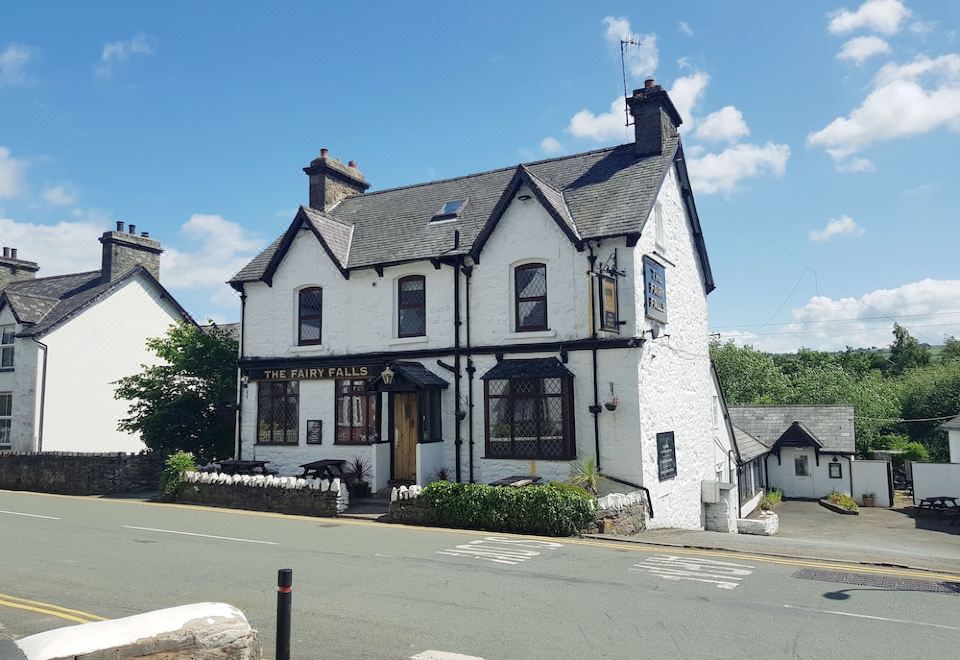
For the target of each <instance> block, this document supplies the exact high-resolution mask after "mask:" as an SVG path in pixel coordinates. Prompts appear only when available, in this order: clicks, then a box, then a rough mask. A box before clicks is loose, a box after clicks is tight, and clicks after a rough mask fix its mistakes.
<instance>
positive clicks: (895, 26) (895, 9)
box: [827, 0, 911, 34]
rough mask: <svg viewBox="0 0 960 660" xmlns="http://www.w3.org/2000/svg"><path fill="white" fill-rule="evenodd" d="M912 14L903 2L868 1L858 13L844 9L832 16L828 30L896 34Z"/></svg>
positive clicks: (894, 0) (858, 9)
mask: <svg viewBox="0 0 960 660" xmlns="http://www.w3.org/2000/svg"><path fill="white" fill-rule="evenodd" d="M910 14H911V12H910V10H909V9H907V8H906V7H905V6H904V4H903V2H901V0H867V1H866V2H864V3H863V4H862V5H860V7H858V8H857V9H856V11H850V10H848V9H842V10H839V11H836V12H834V13H833V14H832V15H831V18H830V23H829V24H828V25H827V29H829V30H830V32H831V33H833V34H844V33H846V32H853V31H854V30H860V29H866V30H869V31H871V32H880V33H881V34H894V33H896V32H897V30H899V29H900V23H901V22H903V20H904V19H906V18H908V17H909V16H910Z"/></svg>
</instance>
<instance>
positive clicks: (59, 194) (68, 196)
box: [41, 183, 77, 206]
mask: <svg viewBox="0 0 960 660" xmlns="http://www.w3.org/2000/svg"><path fill="white" fill-rule="evenodd" d="M41 197H43V201H45V202H46V203H47V204H52V205H54V206H72V205H74V204H76V203H77V193H76V191H75V190H74V188H73V186H71V185H69V184H66V183H59V184H57V185H55V186H51V187H49V188H47V189H45V190H44V191H43V192H42V193H41Z"/></svg>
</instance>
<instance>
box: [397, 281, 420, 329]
mask: <svg viewBox="0 0 960 660" xmlns="http://www.w3.org/2000/svg"><path fill="white" fill-rule="evenodd" d="M425 334H427V283H426V279H425V278H424V277H423V275H408V276H407V277H401V278H400V279H399V280H398V281H397V336H398V337H421V336H423V335H425Z"/></svg>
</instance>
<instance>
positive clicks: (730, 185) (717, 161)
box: [687, 142, 790, 195]
mask: <svg viewBox="0 0 960 660" xmlns="http://www.w3.org/2000/svg"><path fill="white" fill-rule="evenodd" d="M789 158H790V147H789V146H787V145H785V144H775V143H773V142H767V143H766V144H765V145H763V146H759V145H756V144H738V145H736V146H732V147H728V148H726V149H724V150H723V151H721V152H719V153H706V154H703V155H700V156H697V157H691V156H689V155H688V157H687V163H688V165H689V169H690V178H691V179H692V181H693V189H694V191H695V192H696V193H697V194H699V195H713V194H716V193H723V194H728V193H731V192H733V191H734V190H735V189H736V188H737V185H738V184H739V183H740V181H742V180H743V179H746V178H748V177H755V176H783V174H784V172H786V170H787V160H789Z"/></svg>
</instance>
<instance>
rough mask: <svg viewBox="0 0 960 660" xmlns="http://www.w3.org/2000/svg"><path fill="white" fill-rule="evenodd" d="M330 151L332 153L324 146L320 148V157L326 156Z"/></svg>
mask: <svg viewBox="0 0 960 660" xmlns="http://www.w3.org/2000/svg"><path fill="white" fill-rule="evenodd" d="M328 153H330V150H329V149H327V148H326V147H324V148H323V149H321V150H320V158H326V157H327V154H328Z"/></svg>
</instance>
